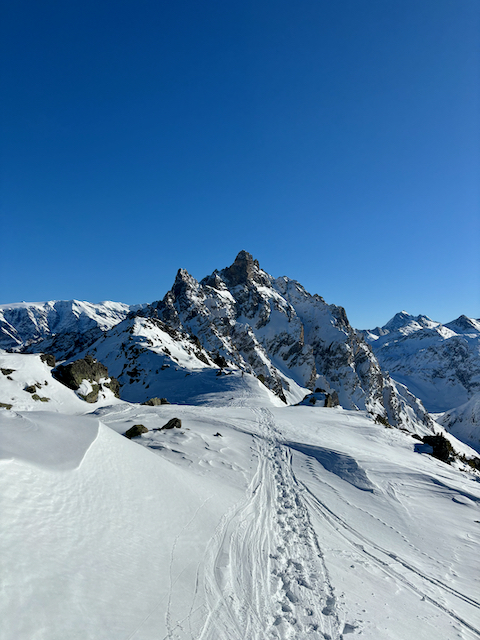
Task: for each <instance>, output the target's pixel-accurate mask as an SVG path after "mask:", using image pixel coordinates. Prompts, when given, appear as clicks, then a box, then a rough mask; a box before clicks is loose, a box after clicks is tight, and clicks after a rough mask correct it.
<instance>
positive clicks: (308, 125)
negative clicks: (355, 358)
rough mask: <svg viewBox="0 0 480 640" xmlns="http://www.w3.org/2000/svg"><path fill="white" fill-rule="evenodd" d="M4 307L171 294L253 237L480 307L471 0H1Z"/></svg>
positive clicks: (413, 291) (446, 301)
mask: <svg viewBox="0 0 480 640" xmlns="http://www.w3.org/2000/svg"><path fill="white" fill-rule="evenodd" d="M2 11H3V15H2V19H1V24H2V26H1V27H0V30H1V32H0V41H1V43H0V48H1V60H2V62H1V65H2V66H1V86H2V94H3V95H2V100H1V106H0V120H1V144H0V148H1V155H0V171H1V174H0V179H1V185H0V186H1V200H0V207H1V222H2V224H1V228H2V248H1V253H0V271H1V273H0V303H9V302H16V301H21V300H25V301H34V300H35V301H38V300H48V299H70V298H77V299H82V300H89V301H92V302H97V301H100V300H105V299H112V300H120V301H123V302H128V303H136V302H150V301H153V300H156V299H159V298H161V297H163V295H164V294H165V293H166V291H167V290H168V289H169V288H170V287H171V285H172V283H173V280H174V277H175V273H176V271H177V269H178V268H179V267H183V268H186V269H187V270H188V271H189V272H190V273H191V274H192V275H193V276H195V277H196V278H198V279H201V278H202V277H204V276H205V275H207V274H209V273H211V272H212V271H213V270H214V269H215V268H218V269H221V268H223V267H225V266H227V265H229V264H231V263H232V262H233V260H234V258H235V256H236V254H237V253H238V251H240V250H241V249H245V250H247V251H249V252H250V253H252V254H253V255H254V257H255V258H257V259H258V260H259V262H260V265H261V266H262V267H263V268H264V269H265V270H266V271H268V272H269V273H271V274H272V275H274V276H280V275H287V276H289V277H291V278H294V279H297V280H299V281H300V282H301V283H302V284H303V285H304V286H305V287H306V288H307V290H309V291H310V292H311V293H318V294H320V295H322V296H323V297H324V298H325V300H326V301H327V302H329V303H335V304H339V305H342V306H344V307H345V309H346V311H347V315H348V317H349V319H350V321H351V322H352V324H353V325H354V326H356V327H359V328H365V327H373V326H376V325H382V324H384V323H385V322H386V321H387V320H388V319H389V318H390V317H391V316H392V315H394V313H396V312H397V311H400V310H402V309H406V310H407V311H409V312H410V313H413V314H418V313H425V314H426V315H429V316H430V317H432V318H434V319H436V320H439V321H443V322H446V321H449V320H452V319H453V318H455V317H457V316H458V315H460V314H461V313H465V314H466V315H469V316H470V317H476V318H478V317H480V259H479V255H480V252H479V241H480V206H479V204H480V197H479V177H480V171H479V169H480V152H479V148H480V146H479V143H480V133H479V107H480V100H479V93H480V91H479V72H480V63H479V60H480V39H479V37H478V34H479V27H480V4H479V3H478V2H477V0H461V1H459V0H451V1H450V0H448V1H447V0H400V1H398V0H378V1H376V0H342V1H341V2H331V0H328V1H327V0H316V1H300V2H287V1H284V0H276V1H275V2H273V1H269V0H255V1H254V2H253V1H250V0H242V1H241V2H240V1H237V0H232V1H229V0H227V1H225V0H222V1H210V0H206V1H205V2H198V0H196V1H193V0H176V1H175V2H164V1H159V0H156V1H153V0H151V1H142V0H136V1H135V2H133V1H122V0H116V1H115V2H111V1H109V0H103V1H102V0H97V1H96V2H91V1H90V0H82V1H80V0H78V1H76V0H72V1H68V2H65V0H61V1H57V2H54V1H50V0H45V1H42V2H37V1H35V2H34V1H33V0H30V1H27V2H26V1H22V0H16V1H15V2H12V3H4V6H3V10H2Z"/></svg>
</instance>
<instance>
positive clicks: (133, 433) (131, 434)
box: [123, 424, 148, 440]
mask: <svg viewBox="0 0 480 640" xmlns="http://www.w3.org/2000/svg"><path fill="white" fill-rule="evenodd" d="M142 433H148V429H147V427H145V426H144V425H143V424H134V425H133V427H130V429H128V430H127V431H126V432H125V433H124V434H123V435H124V436H125V437H126V438H128V439H129V440H131V439H132V438H136V437H137V436H141V435H142Z"/></svg>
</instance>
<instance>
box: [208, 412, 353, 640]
mask: <svg viewBox="0 0 480 640" xmlns="http://www.w3.org/2000/svg"><path fill="white" fill-rule="evenodd" d="M252 411H253V412H254V414H255V415H256V418H257V421H258V427H259V431H260V436H259V437H257V438H256V448H257V451H256V453H257V455H258V467H257V470H256V473H255V475H254V477H253V479H252V481H251V483H250V485H249V488H248V490H247V494H246V497H245V500H244V501H243V502H242V503H241V504H240V505H236V507H235V508H234V509H232V510H231V511H230V512H229V513H227V514H226V515H225V516H224V518H223V520H222V522H221V523H220V525H219V527H218V529H217V532H216V534H215V536H214V538H213V540H212V542H211V544H210V546H209V549H208V551H207V554H206V563H205V591H206V596H207V606H208V614H207V618H206V621H205V624H204V627H203V629H202V631H201V633H200V635H199V636H198V638H199V640H218V638H229V640H236V639H238V640H244V639H245V638H248V639H249V640H288V639H290V638H292V639H293V638H295V639H301V638H309V639H312V640H313V639H322V640H340V639H341V637H342V635H341V629H342V628H343V624H342V623H341V621H340V619H339V614H338V612H337V607H336V599H335V596H334V591H333V588H332V585H331V583H330V579H329V576H328V572H327V569H326V566H325V563H324V559H323V555H322V552H321V550H320V547H319V545H318V541H317V538H316V535H315V532H314V530H313V527H312V525H311V523H310V518H309V513H308V510H307V507H306V506H305V504H304V502H303V499H302V497H301V491H300V490H298V488H299V485H298V483H297V482H296V481H295V479H294V476H293V472H292V466H291V453H290V451H289V449H288V448H287V447H285V446H283V445H281V444H279V442H278V434H277V431H276V428H275V423H274V419H273V416H272V414H271V412H270V411H269V410H268V409H252Z"/></svg>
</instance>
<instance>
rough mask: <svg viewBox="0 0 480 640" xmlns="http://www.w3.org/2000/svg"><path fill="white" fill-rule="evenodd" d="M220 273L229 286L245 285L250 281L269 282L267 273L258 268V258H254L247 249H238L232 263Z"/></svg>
mask: <svg viewBox="0 0 480 640" xmlns="http://www.w3.org/2000/svg"><path fill="white" fill-rule="evenodd" d="M221 275H222V277H223V278H224V279H225V280H226V281H227V283H228V284H229V285H230V286H231V287H236V286H238V285H245V284H247V283H248V282H251V281H256V282H261V283H262V284H269V278H268V275H267V274H266V273H265V271H262V269H260V265H259V263H258V260H254V258H253V256H252V255H251V254H250V253H248V252H247V251H240V253H239V254H238V255H237V257H236V258H235V260H234V262H233V264H232V265H231V266H230V267H226V268H225V269H223V270H222V271H221Z"/></svg>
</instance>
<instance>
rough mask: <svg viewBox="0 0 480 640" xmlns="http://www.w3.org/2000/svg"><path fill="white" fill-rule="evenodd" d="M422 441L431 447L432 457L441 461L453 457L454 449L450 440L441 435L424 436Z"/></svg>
mask: <svg viewBox="0 0 480 640" xmlns="http://www.w3.org/2000/svg"><path fill="white" fill-rule="evenodd" d="M423 442H424V443H425V444H428V445H430V446H431V447H432V449H433V453H432V456H433V457H434V458H438V459H439V460H441V461H442V462H450V461H451V460H452V459H453V454H454V450H453V447H452V445H451V444H450V442H449V441H448V440H447V439H446V438H445V437H444V436H442V435H434V436H424V437H423Z"/></svg>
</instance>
